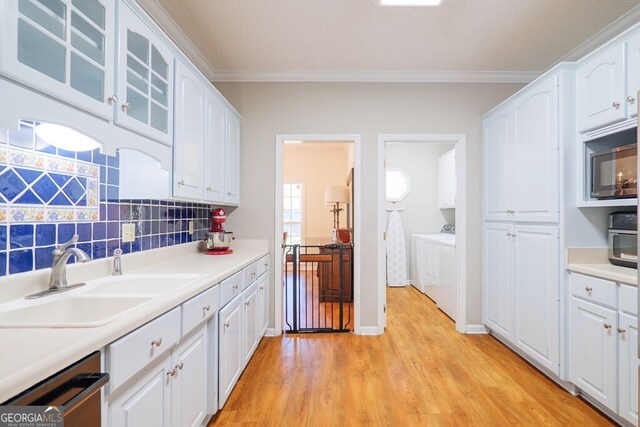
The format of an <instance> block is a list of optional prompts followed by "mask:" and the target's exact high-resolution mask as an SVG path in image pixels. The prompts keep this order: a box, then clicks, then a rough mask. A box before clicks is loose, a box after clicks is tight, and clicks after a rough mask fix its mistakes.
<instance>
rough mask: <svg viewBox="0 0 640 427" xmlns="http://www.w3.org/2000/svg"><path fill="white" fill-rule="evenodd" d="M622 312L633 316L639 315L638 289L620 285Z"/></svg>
mask: <svg viewBox="0 0 640 427" xmlns="http://www.w3.org/2000/svg"><path fill="white" fill-rule="evenodd" d="M620 310H622V311H624V312H625V313H628V314H631V315H633V316H637V315H638V288H636V287H635V286H629V285H620Z"/></svg>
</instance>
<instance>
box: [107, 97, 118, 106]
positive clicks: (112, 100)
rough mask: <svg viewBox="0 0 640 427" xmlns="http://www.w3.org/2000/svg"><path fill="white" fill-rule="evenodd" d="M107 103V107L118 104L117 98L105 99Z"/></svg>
mask: <svg viewBox="0 0 640 427" xmlns="http://www.w3.org/2000/svg"><path fill="white" fill-rule="evenodd" d="M107 101H108V102H109V105H113V104H115V103H117V102H118V97H117V96H115V95H111V96H110V97H108V98H107Z"/></svg>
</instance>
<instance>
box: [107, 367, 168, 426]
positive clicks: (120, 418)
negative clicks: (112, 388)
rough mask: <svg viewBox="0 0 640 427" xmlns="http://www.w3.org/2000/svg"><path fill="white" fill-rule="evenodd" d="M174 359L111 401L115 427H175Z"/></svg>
mask: <svg viewBox="0 0 640 427" xmlns="http://www.w3.org/2000/svg"><path fill="white" fill-rule="evenodd" d="M171 369H172V366H171V358H170V357H165V358H164V359H162V362H160V363H157V364H155V365H154V366H153V367H151V368H150V369H149V370H148V371H147V372H146V373H145V374H144V375H143V376H142V377H141V378H140V379H138V380H137V381H135V382H134V383H133V384H131V385H130V386H129V387H127V389H126V390H124V391H123V392H121V393H119V394H118V396H117V397H115V398H114V399H110V401H109V425H110V426H111V427H139V426H158V427H168V426H170V425H171V378H170V375H168V373H169V371H171Z"/></svg>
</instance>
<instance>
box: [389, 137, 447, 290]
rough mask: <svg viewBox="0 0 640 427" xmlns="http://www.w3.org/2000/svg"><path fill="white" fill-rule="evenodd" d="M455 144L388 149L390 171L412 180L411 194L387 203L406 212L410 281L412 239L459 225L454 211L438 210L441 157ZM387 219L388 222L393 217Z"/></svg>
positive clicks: (403, 214)
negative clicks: (449, 226)
mask: <svg viewBox="0 0 640 427" xmlns="http://www.w3.org/2000/svg"><path fill="white" fill-rule="evenodd" d="M454 147H455V144H451V143H448V144H447V143H428V142H411V143H392V144H386V146H385V161H386V164H387V168H400V169H402V170H403V172H405V173H406V174H407V175H408V176H409V180H410V183H409V188H410V191H409V194H407V196H406V197H405V198H404V199H403V200H402V201H400V202H395V203H392V202H387V203H386V207H387V208H390V209H396V208H402V209H403V210H402V211H401V212H400V217H401V219H402V226H403V228H404V234H405V240H406V247H407V249H406V250H407V277H408V278H409V279H411V280H415V279H416V278H415V277H411V275H410V274H409V272H410V271H411V269H410V266H411V256H410V251H409V246H410V241H411V239H410V236H411V234H415V233H423V234H424V233H439V232H440V229H441V228H442V226H443V225H444V224H454V223H455V210H454V209H440V208H439V207H438V169H439V165H438V157H439V156H440V155H441V154H443V153H446V152H447V151H449V150H452V149H453V148H454ZM386 215H387V222H388V218H389V213H388V212H387V213H386Z"/></svg>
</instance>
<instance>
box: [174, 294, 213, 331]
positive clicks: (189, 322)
mask: <svg viewBox="0 0 640 427" xmlns="http://www.w3.org/2000/svg"><path fill="white" fill-rule="evenodd" d="M219 308H220V286H219V285H215V286H214V287H212V288H209V289H207V290H206V291H204V292H202V293H201V294H198V295H196V296H195V297H193V298H191V299H190V300H189V301H187V302H185V303H184V304H182V336H185V335H187V334H188V333H189V332H191V331H192V330H193V328H195V327H196V326H198V325H199V324H200V323H202V322H204V321H205V320H206V319H208V318H209V317H211V316H212V315H214V314H215V313H216V312H217V311H218V309H219Z"/></svg>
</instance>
